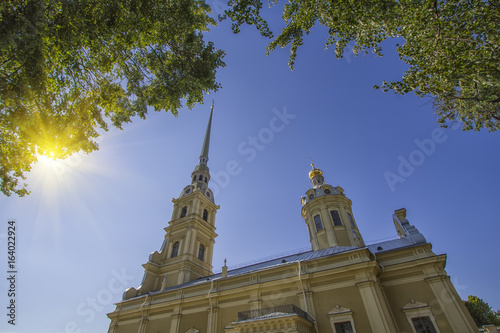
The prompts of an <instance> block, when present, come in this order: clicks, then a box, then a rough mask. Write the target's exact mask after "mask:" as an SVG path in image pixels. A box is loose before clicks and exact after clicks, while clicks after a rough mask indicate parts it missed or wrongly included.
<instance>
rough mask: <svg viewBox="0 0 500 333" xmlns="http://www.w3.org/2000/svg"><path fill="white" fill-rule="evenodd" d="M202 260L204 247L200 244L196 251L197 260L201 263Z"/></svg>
mask: <svg viewBox="0 0 500 333" xmlns="http://www.w3.org/2000/svg"><path fill="white" fill-rule="evenodd" d="M203 258H205V246H204V245H203V244H200V248H199V250H198V259H200V260H201V261H203Z"/></svg>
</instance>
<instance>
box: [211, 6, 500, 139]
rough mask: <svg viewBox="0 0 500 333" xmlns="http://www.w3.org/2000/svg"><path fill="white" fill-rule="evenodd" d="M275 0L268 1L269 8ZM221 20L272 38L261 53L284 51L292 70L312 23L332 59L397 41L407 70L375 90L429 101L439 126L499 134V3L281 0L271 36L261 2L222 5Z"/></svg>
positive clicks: (378, 52) (400, 56)
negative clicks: (279, 23) (279, 20)
mask: <svg viewBox="0 0 500 333" xmlns="http://www.w3.org/2000/svg"><path fill="white" fill-rule="evenodd" d="M277 3H278V0H270V1H269V6H273V5H276V4H277ZM229 6H230V8H229V9H228V10H226V11H225V14H224V15H223V16H221V17H220V19H226V18H229V19H231V20H232V21H233V31H234V32H235V33H237V32H238V31H239V27H240V26H241V25H242V24H253V25H255V26H256V27H257V28H258V29H259V31H260V32H261V34H262V35H264V36H268V37H272V38H273V39H272V41H271V42H270V44H269V45H268V47H267V50H268V53H269V52H271V51H273V50H274V49H275V48H276V47H288V46H290V61H289V66H290V68H291V69H293V66H294V62H295V59H296V56H297V50H298V48H299V47H300V46H301V45H302V44H303V42H304V35H307V34H309V33H310V31H311V28H312V27H313V26H315V25H316V24H319V25H322V26H325V27H326V28H328V31H329V38H328V39H327V40H326V47H330V46H333V47H334V48H335V53H336V57H337V58H342V56H343V54H344V50H345V48H346V47H347V46H348V45H349V44H353V52H354V54H358V53H360V52H361V53H368V52H369V51H372V52H374V53H375V54H377V55H379V56H381V55H382V53H381V52H382V48H381V43H382V41H384V40H385V39H388V38H394V37H399V38H401V39H402V40H403V43H402V44H401V45H398V48H397V52H398V54H399V58H400V59H401V60H402V61H404V62H405V63H407V64H408V65H409V68H408V70H407V71H406V72H405V73H404V75H403V77H402V79H401V80H400V81H395V82H392V81H390V82H386V81H384V82H383V84H382V85H381V86H380V87H379V86H375V88H381V89H382V90H384V91H388V90H392V91H394V92H396V93H398V94H406V93H410V92H413V93H414V94H416V95H417V96H420V97H424V96H425V97H432V99H433V104H434V108H435V111H436V114H437V116H438V120H437V121H438V123H439V124H441V126H443V127H447V125H446V124H447V123H449V122H455V121H462V122H463V130H471V129H473V130H480V129H482V128H486V129H488V130H489V131H492V132H493V131H496V130H498V129H500V34H499V33H498V32H499V31H500V2H499V1H498V0H490V1H487V0H468V1H464V0H450V1H444V0H433V1H428V0H427V1H423V0H420V1H413V0H404V1H399V0H356V1H352V0H330V1H327V0H288V1H287V2H286V3H285V5H284V7H283V8H284V9H283V15H282V17H283V19H284V20H285V23H286V24H285V27H284V28H283V29H282V30H281V33H280V34H279V35H278V36H276V37H273V34H272V32H271V31H270V30H269V27H268V25H267V22H266V21H265V20H264V19H263V18H262V16H261V9H262V7H263V3H262V1H261V0H229Z"/></svg>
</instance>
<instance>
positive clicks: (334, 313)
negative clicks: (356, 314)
mask: <svg viewBox="0 0 500 333" xmlns="http://www.w3.org/2000/svg"><path fill="white" fill-rule="evenodd" d="M328 317H330V326H331V327H332V332H333V333H337V330H336V329H335V324H336V323H343V322H346V321H348V322H350V323H351V327H352V331H353V332H354V333H356V327H355V326H354V320H353V319H352V311H351V309H349V308H346V307H343V306H341V305H337V306H336V307H334V308H333V309H331V310H330V311H329V312H328Z"/></svg>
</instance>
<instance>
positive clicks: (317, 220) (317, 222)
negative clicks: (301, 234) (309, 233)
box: [314, 215, 323, 231]
mask: <svg viewBox="0 0 500 333" xmlns="http://www.w3.org/2000/svg"><path fill="white" fill-rule="evenodd" d="M314 224H315V225H316V231H321V230H323V223H321V217H320V216H319V215H315V216H314Z"/></svg>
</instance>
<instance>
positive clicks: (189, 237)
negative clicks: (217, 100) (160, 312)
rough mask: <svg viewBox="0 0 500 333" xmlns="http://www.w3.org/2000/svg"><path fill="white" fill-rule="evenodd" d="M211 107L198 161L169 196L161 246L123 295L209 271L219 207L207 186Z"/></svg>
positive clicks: (169, 284) (177, 283)
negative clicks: (185, 182)
mask: <svg viewBox="0 0 500 333" xmlns="http://www.w3.org/2000/svg"><path fill="white" fill-rule="evenodd" d="M213 107H214V106H213V104H212V108H211V111H210V117H209V119H208V125H207V130H206V132H205V139H204V141H203V146H202V149H201V154H200V158H199V162H198V164H197V165H196V167H195V168H194V170H193V172H192V173H191V183H190V184H189V185H187V186H186V187H184V189H183V190H182V191H181V193H180V195H179V197H178V198H174V199H172V202H173V203H174V208H173V212H172V218H171V220H170V222H169V223H168V227H166V228H165V231H166V234H165V239H164V241H163V244H162V246H161V249H160V251H159V252H158V251H155V252H153V253H151V255H150V256H149V260H148V262H147V263H146V264H144V265H143V267H144V269H145V272H144V278H143V280H142V284H141V286H140V287H139V288H138V289H135V288H130V289H128V290H127V291H126V292H125V294H124V299H128V298H130V297H134V296H137V295H141V294H145V293H148V292H150V291H157V290H164V289H165V288H168V287H171V286H176V285H180V284H183V283H186V282H189V281H193V280H196V279H198V278H200V277H203V276H208V275H212V256H213V247H214V244H215V237H217V234H216V233H215V214H216V212H217V210H218V209H219V206H218V205H216V204H215V202H214V196H213V193H212V191H211V190H210V188H209V187H208V182H209V181H210V173H209V169H208V166H207V162H208V150H209V145H210V131H211V127H212V115H213Z"/></svg>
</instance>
